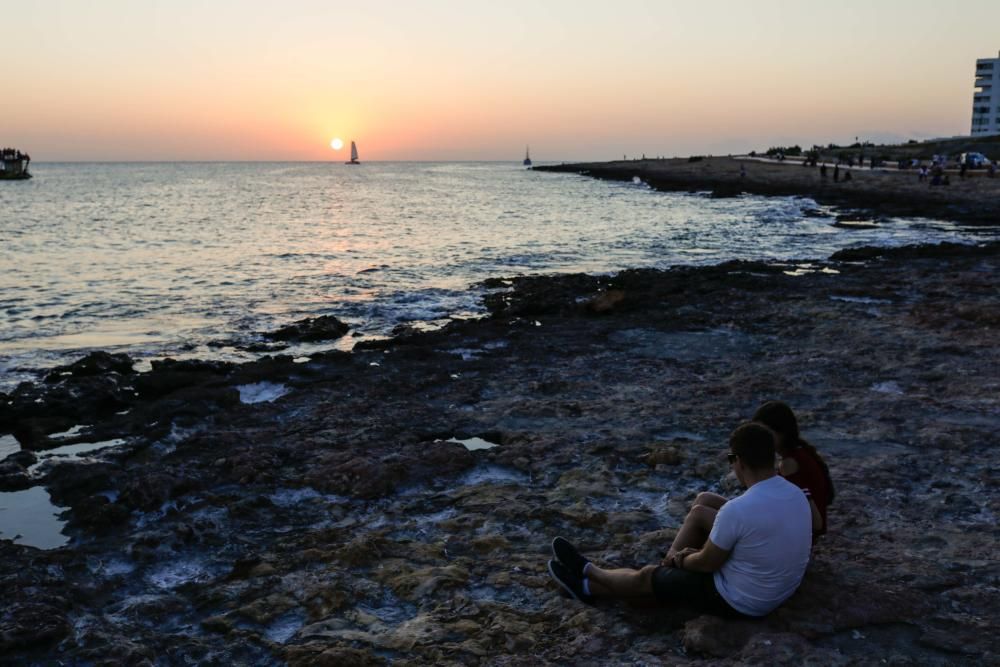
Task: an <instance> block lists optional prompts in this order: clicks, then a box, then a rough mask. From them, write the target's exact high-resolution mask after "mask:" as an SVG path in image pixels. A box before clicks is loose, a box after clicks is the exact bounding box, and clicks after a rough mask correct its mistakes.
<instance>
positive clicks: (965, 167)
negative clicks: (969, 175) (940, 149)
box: [958, 162, 969, 179]
mask: <svg viewBox="0 0 1000 667" xmlns="http://www.w3.org/2000/svg"><path fill="white" fill-rule="evenodd" d="M968 171H969V165H968V164H966V163H965V162H963V163H962V165H961V166H960V167H959V168H958V177H959V178H961V179H964V178H965V175H966V172H968Z"/></svg>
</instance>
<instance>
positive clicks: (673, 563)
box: [664, 547, 698, 570]
mask: <svg viewBox="0 0 1000 667" xmlns="http://www.w3.org/2000/svg"><path fill="white" fill-rule="evenodd" d="M696 553H698V549H695V548H694V547H688V548H687V549H681V550H680V551H678V552H676V553H674V555H673V558H671V559H670V562H669V563H664V565H667V566H668V567H675V568H677V569H678V570H683V569H684V567H683V564H684V558H685V557H687V556H690V555H691V554H696Z"/></svg>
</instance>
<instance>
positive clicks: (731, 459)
mask: <svg viewBox="0 0 1000 667" xmlns="http://www.w3.org/2000/svg"><path fill="white" fill-rule="evenodd" d="M738 457H739V454H726V458H727V459H728V460H729V463H730V464H732V463H735V462H736V459H737V458H738Z"/></svg>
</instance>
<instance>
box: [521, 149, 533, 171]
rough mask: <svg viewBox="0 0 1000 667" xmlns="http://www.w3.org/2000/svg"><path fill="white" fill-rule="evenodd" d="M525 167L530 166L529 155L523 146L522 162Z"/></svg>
mask: <svg viewBox="0 0 1000 667" xmlns="http://www.w3.org/2000/svg"><path fill="white" fill-rule="evenodd" d="M522 164H523V165H524V166H525V167H530V166H531V155H530V153H529V152H528V147H527V146H525V147H524V162H523V163H522Z"/></svg>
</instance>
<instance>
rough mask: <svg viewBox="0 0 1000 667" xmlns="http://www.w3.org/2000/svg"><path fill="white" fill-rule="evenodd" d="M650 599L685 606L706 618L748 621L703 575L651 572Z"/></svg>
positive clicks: (660, 569)
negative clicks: (651, 595) (713, 616)
mask: <svg viewBox="0 0 1000 667" xmlns="http://www.w3.org/2000/svg"><path fill="white" fill-rule="evenodd" d="M653 595H655V596H656V599H657V600H659V601H660V604H664V605H670V606H688V607H692V608H694V609H696V610H698V611H700V612H702V613H705V614H713V615H715V616H723V617H725V618H750V617H749V616H747V615H746V614H743V613H741V612H738V611H736V610H735V609H733V608H732V607H731V606H729V603H728V602H726V600H725V598H723V597H722V596H721V595H719V591H718V590H716V588H715V578H714V577H713V576H712V575H711V574H706V573H704V572H689V571H687V570H678V569H677V568H673V567H663V566H662V565H661V566H660V567H658V568H656V569H655V570H653Z"/></svg>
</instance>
